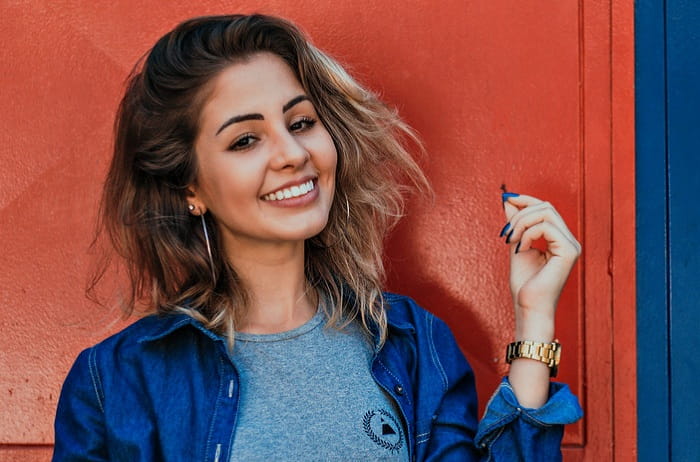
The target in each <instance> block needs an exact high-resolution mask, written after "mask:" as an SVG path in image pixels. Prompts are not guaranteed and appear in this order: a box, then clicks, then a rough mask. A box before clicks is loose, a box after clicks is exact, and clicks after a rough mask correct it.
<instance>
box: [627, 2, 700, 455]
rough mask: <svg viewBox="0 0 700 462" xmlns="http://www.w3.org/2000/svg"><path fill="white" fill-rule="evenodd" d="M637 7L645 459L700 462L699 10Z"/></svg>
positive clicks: (694, 5) (674, 5)
mask: <svg viewBox="0 0 700 462" xmlns="http://www.w3.org/2000/svg"><path fill="white" fill-rule="evenodd" d="M635 8H636V9H635V49H636V50H635V51H636V124H637V127H636V146H637V172H636V175H637V177H636V185H637V191H636V192H637V285H638V286H637V345H638V350H637V351H638V354H637V357H638V369H637V378H638V447H639V460H640V461H643V462H646V461H649V462H652V461H653V462H657V461H665V460H673V461H700V450H699V449H698V444H697V441H698V440H699V439H700V436H699V435H700V418H698V416H700V399H699V398H698V397H697V393H695V392H694V387H695V381H696V378H697V377H698V375H699V374H700V356H699V355H698V354H697V352H696V350H695V344H696V342H695V339H696V338H697V334H698V331H699V330H700V283H699V282H700V281H699V278H698V276H697V275H698V269H699V268H700V250H699V249H700V244H699V242H698V232H699V231H700V226H699V221H700V212H699V210H700V205H699V204H698V202H697V199H696V198H695V196H696V194H697V190H698V187H699V186H700V174H699V173H698V168H697V167H698V161H697V159H698V158H699V157H700V142H699V141H698V139H700V138H699V137H700V112H699V111H700V80H698V75H700V40H698V29H700V2H698V1H696V0H692V1H691V0H685V1H680V0H667V1H659V0H657V1H652V0H638V1H637V2H636V4H635Z"/></svg>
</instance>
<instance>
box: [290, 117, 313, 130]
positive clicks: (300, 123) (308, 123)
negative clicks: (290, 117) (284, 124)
mask: <svg viewBox="0 0 700 462" xmlns="http://www.w3.org/2000/svg"><path fill="white" fill-rule="evenodd" d="M315 123H316V121H315V120H314V119H312V118H310V117H303V118H301V119H299V120H297V121H296V122H294V123H293V124H292V125H290V126H289V129H290V130H291V131H293V132H303V131H305V130H308V129H309V128H311V127H313V126H314V124H315Z"/></svg>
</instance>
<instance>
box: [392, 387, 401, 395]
mask: <svg viewBox="0 0 700 462" xmlns="http://www.w3.org/2000/svg"><path fill="white" fill-rule="evenodd" d="M394 391H395V392H396V394H398V395H403V387H402V386H401V385H396V386H395V387H394Z"/></svg>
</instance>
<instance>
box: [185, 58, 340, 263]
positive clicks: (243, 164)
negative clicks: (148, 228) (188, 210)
mask: <svg viewBox="0 0 700 462" xmlns="http://www.w3.org/2000/svg"><path fill="white" fill-rule="evenodd" d="M195 150H196V153H197V154H196V155H197V162H198V173H197V182H196V184H195V185H192V186H191V188H190V189H191V191H192V192H193V193H194V195H193V196H192V197H190V198H189V201H190V203H191V204H194V205H195V207H196V210H197V211H202V210H209V211H210V212H211V213H212V214H213V215H214V216H215V218H216V220H217V223H218V225H219V228H220V232H221V233H222V237H223V243H224V245H225V246H226V248H227V250H228V251H229V252H230V251H233V252H235V251H237V250H242V247H241V246H251V245H254V246H258V245H260V244H261V243H276V244H277V243H281V242H290V241H295V242H302V241H303V240H304V239H307V238H310V237H312V236H314V235H316V234H318V233H319V232H320V231H321V230H322V229H323V228H324V227H325V226H326V223H327V221H328V214H329V211H330V207H331V203H332V201H333V192H334V189H335V168H336V161H337V153H336V150H335V145H334V144H333V140H332V139H331V136H330V134H329V133H328V131H327V130H326V128H325V127H324V126H323V124H322V123H321V122H320V120H319V118H318V115H317V113H316V111H315V109H314V106H313V104H311V101H309V99H308V98H307V95H306V93H305V91H304V89H303V88H302V86H301V84H300V83H299V82H298V81H297V79H296V76H295V75H294V72H292V70H291V69H290V68H289V66H288V65H287V64H286V63H285V62H284V61H283V60H282V59H281V58H279V57H278V56H276V55H274V54H271V53H260V54H256V55H254V56H253V57H252V58H250V59H249V60H247V61H245V62H242V63H238V64H232V65H231V66H230V67H228V68H226V69H225V70H224V71H223V72H221V73H220V74H219V75H218V76H217V77H216V79H215V81H214V82H213V86H212V91H211V92H210V94H209V97H208V99H207V100H206V101H205V103H204V106H203V110H202V114H201V117H200V126H199V134H198V136H197V139H196V141H195Z"/></svg>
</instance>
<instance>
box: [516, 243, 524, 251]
mask: <svg viewBox="0 0 700 462" xmlns="http://www.w3.org/2000/svg"><path fill="white" fill-rule="evenodd" d="M522 243H523V241H520V242H518V245H516V246H515V253H518V250H520V244H522Z"/></svg>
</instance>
